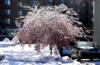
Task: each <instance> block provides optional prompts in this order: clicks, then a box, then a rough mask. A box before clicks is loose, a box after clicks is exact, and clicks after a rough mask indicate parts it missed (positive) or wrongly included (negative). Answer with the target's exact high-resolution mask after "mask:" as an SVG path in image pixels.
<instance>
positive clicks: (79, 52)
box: [72, 41, 100, 60]
mask: <svg viewBox="0 0 100 65" xmlns="http://www.w3.org/2000/svg"><path fill="white" fill-rule="evenodd" d="M76 43H77V45H76V48H75V50H76V52H75V50H74V52H75V53H74V54H75V55H76V58H77V59H78V60H81V59H90V60H93V59H100V48H96V47H95V46H93V42H87V41H78V42H76ZM72 55H73V54H72Z"/></svg>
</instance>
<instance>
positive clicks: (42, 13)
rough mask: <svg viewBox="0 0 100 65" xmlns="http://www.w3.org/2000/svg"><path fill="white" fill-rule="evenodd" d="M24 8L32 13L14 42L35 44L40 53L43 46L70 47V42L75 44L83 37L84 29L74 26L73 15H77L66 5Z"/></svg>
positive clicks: (28, 15)
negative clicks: (77, 39) (63, 12)
mask: <svg viewBox="0 0 100 65" xmlns="http://www.w3.org/2000/svg"><path fill="white" fill-rule="evenodd" d="M24 7H25V8H27V9H29V10H30V11H29V12H28V13H27V15H26V16H25V17H23V20H21V22H24V25H23V27H22V28H21V29H20V31H19V32H18V33H17V34H16V36H15V37H14V38H13V40H12V41H15V39H16V40H17V41H18V40H19V41H20V43H21V44H35V45H36V50H38V51H39V49H40V45H41V44H42V45H43V48H44V47H45V46H46V45H50V47H54V46H55V45H56V46H60V47H63V46H66V47H69V43H70V42H75V41H76V38H78V37H82V36H83V30H82V27H78V26H76V25H75V24H74V18H73V17H72V15H74V14H75V13H74V14H72V13H71V11H69V8H68V7H67V6H65V5H59V6H54V7H50V6H47V7H40V8H38V7H35V8H31V7H28V6H24ZM62 11H66V13H65V14H62V13H61V12H62ZM69 14H71V15H69Z"/></svg>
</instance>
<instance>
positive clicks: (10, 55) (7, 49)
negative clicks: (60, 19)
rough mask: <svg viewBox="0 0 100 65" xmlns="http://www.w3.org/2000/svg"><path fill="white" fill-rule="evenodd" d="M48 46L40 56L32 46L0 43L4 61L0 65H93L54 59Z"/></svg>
mask: <svg viewBox="0 0 100 65" xmlns="http://www.w3.org/2000/svg"><path fill="white" fill-rule="evenodd" d="M49 52H50V50H49V46H47V47H45V48H44V49H43V50H42V52H41V53H40V54H38V53H37V52H36V51H35V50H34V45H32V47H29V46H28V45H25V46H24V47H22V46H20V45H16V44H13V43H12V42H11V41H8V40H7V39H6V41H1V42H0V53H1V54H3V55H5V59H4V60H3V61H0V65H86V64H89V65H95V64H94V63H92V62H91V63H80V62H78V61H76V60H72V59H70V58H68V57H67V56H65V57H63V58H61V57H58V58H57V57H55V56H54V55H50V53H49Z"/></svg>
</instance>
